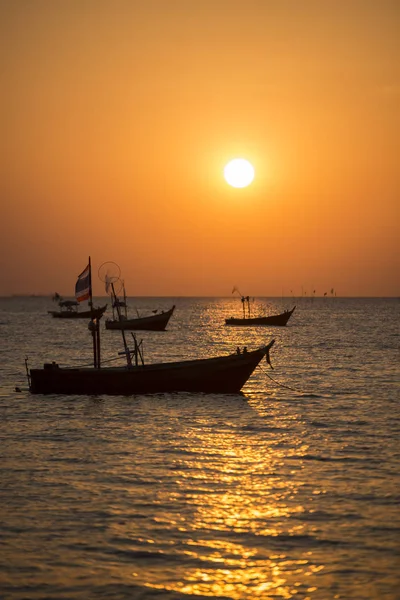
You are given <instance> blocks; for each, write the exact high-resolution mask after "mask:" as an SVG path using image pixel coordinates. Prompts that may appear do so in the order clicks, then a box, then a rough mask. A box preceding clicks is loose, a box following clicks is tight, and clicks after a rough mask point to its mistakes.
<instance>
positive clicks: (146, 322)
mask: <svg viewBox="0 0 400 600" xmlns="http://www.w3.org/2000/svg"><path fill="white" fill-rule="evenodd" d="M108 288H110V286H108ZM123 293H124V299H123V300H120V299H119V298H117V297H116V296H115V299H114V300H113V301H112V308H113V317H112V319H107V320H106V322H105V326H106V329H114V330H121V329H124V330H126V331H164V330H165V328H166V326H167V325H168V321H169V320H170V318H171V317H172V315H173V312H174V310H175V304H174V305H173V307H172V308H170V309H169V310H167V311H161V312H158V311H153V314H151V315H147V316H144V317H141V316H140V315H139V314H138V316H137V317H132V318H128V314H127V303H126V292H125V285H123ZM121 308H123V309H124V312H122V311H121Z"/></svg>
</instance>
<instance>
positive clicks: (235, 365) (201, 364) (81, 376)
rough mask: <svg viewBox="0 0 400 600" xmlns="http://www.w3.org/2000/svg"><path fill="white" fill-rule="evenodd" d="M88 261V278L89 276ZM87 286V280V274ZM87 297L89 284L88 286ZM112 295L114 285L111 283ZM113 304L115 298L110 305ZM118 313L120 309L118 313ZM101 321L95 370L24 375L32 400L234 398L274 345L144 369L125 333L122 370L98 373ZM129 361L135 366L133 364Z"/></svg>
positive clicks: (96, 328)
mask: <svg viewBox="0 0 400 600" xmlns="http://www.w3.org/2000/svg"><path fill="white" fill-rule="evenodd" d="M90 264H91V263H90V257H89V265H88V268H89V273H90V269H91V266H90ZM89 281H91V275H90V274H89ZM89 285H90V288H89V294H90V299H91V297H92V295H91V283H90V284H89ZM111 288H112V290H113V293H114V285H113V283H111ZM115 299H116V296H115V293H114V300H115ZM118 309H119V308H118ZM101 316H102V315H100V316H99V317H97V318H93V319H92V320H91V322H90V324H89V330H90V332H91V335H92V337H93V367H60V366H59V365H58V364H57V363H56V362H49V363H46V364H44V366H43V368H42V369H30V370H29V369H28V366H27V361H25V364H26V370H27V377H28V383H29V390H30V392H31V393H32V394H61V395H71V394H73V395H128V396H130V395H134V394H164V393H172V392H193V393H214V394H234V393H239V392H240V390H241V389H242V387H243V386H244V384H245V383H246V381H247V380H248V379H249V378H250V376H251V375H252V373H253V372H254V370H255V368H256V367H257V366H258V365H259V363H260V362H261V360H262V359H263V358H264V357H266V360H267V362H268V363H269V364H270V365H271V361H270V356H269V352H270V349H271V348H272V346H273V345H274V342H275V340H271V341H270V342H269V344H267V345H266V346H262V347H261V348H258V349H257V350H252V351H249V352H248V351H247V348H244V349H243V351H241V350H240V349H239V348H237V349H236V351H235V352H234V353H232V354H228V355H226V356H216V357H212V358H199V359H197V360H183V361H177V362H169V363H168V362H167V363H156V364H146V365H145V364H144V358H143V352H142V349H141V346H142V342H140V343H138V342H137V339H136V337H135V334H133V333H132V338H133V342H134V350H133V351H131V350H130V349H129V347H128V345H127V342H126V337H125V332H124V330H123V329H122V330H121V335H122V339H123V344H124V351H123V352H122V353H121V354H123V355H125V357H126V361H127V364H126V365H125V366H123V367H102V366H101V356H100V325H99V323H100V319H101ZM132 357H133V358H134V363H132Z"/></svg>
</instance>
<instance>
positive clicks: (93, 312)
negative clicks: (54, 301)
mask: <svg viewBox="0 0 400 600" xmlns="http://www.w3.org/2000/svg"><path fill="white" fill-rule="evenodd" d="M58 306H59V307H60V309H61V310H49V311H48V313H49V314H50V315H51V316H52V317H53V318H55V319H98V318H100V317H101V316H102V315H103V314H104V313H105V311H106V309H107V304H105V305H104V306H98V307H96V308H90V309H89V310H82V311H79V310H78V306H79V302H76V300H60V301H59V303H58Z"/></svg>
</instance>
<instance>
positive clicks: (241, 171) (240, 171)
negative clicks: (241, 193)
mask: <svg viewBox="0 0 400 600" xmlns="http://www.w3.org/2000/svg"><path fill="white" fill-rule="evenodd" d="M224 177H225V180H226V182H227V183H229V185H231V186H232V187H235V188H244V187H247V186H248V185H250V183H251V182H252V181H253V179H254V167H253V165H252V164H251V163H249V161H248V160H245V159H244V158H234V159H233V160H231V161H230V162H228V164H227V165H226V166H225V168H224Z"/></svg>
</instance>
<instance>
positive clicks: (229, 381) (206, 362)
mask: <svg viewBox="0 0 400 600" xmlns="http://www.w3.org/2000/svg"><path fill="white" fill-rule="evenodd" d="M273 344H274V340H272V341H271V342H270V344H268V346H264V347H262V348H259V349H258V350H254V351H252V352H247V353H242V354H231V355H228V356H220V357H216V358H206V359H199V360H191V361H181V362H173V363H160V364H153V365H152V364H149V365H143V366H134V367H128V366H126V367H105V368H100V369H95V368H76V369H74V368H63V367H59V366H58V365H57V364H56V363H51V364H47V365H44V368H43V369H31V370H30V391H31V393H33V394H62V395H70V394H73V395H104V394H105V395H113V396H114V395H124V396H131V395H135V394H162V393H171V392H195V393H215V394H232V393H238V392H240V390H241V389H242V387H243V385H244V384H245V383H246V381H247V380H248V379H249V377H250V376H251V374H252V373H253V371H254V370H255V368H256V367H257V365H258V364H259V363H260V361H261V360H262V358H263V357H264V356H266V357H267V360H268V361H269V350H270V348H271V347H272V345H273Z"/></svg>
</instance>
